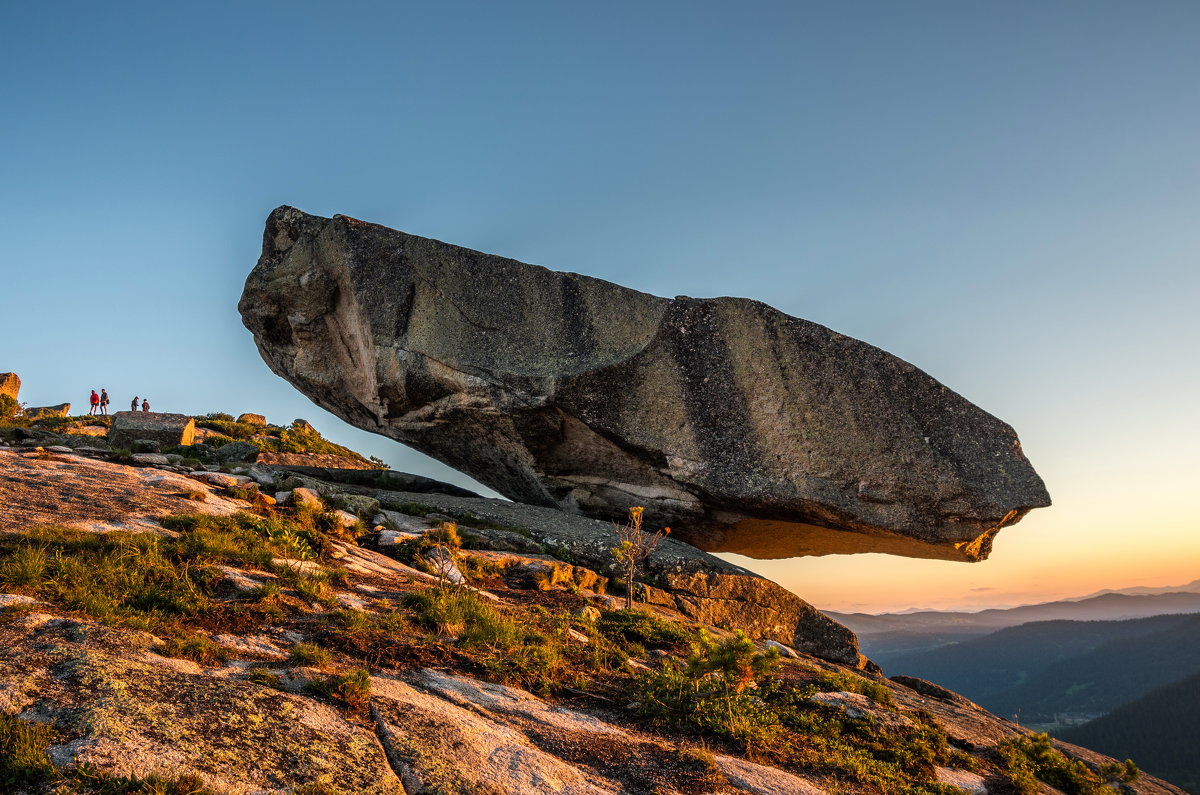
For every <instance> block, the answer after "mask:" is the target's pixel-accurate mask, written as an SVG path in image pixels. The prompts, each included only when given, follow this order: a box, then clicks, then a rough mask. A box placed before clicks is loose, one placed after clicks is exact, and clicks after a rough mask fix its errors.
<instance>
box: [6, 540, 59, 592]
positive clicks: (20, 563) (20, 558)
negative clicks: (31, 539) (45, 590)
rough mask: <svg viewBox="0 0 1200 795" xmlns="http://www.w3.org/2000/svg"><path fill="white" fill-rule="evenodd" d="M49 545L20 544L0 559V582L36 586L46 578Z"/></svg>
mask: <svg viewBox="0 0 1200 795" xmlns="http://www.w3.org/2000/svg"><path fill="white" fill-rule="evenodd" d="M48 551H49V546H48V545H45V544H22V545H20V546H18V547H17V548H16V550H14V551H13V552H12V553H11V554H9V555H7V556H6V557H4V559H3V560H0V582H3V583H5V584H6V585H15V586H18V587H20V586H24V587H29V588H36V587H37V586H39V585H41V584H42V582H43V580H45V578H46V569H47V567H48V565H49V556H48V554H47V553H48Z"/></svg>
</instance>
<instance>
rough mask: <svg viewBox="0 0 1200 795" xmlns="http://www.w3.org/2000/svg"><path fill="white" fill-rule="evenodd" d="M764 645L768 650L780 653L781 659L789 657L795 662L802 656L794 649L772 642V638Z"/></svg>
mask: <svg viewBox="0 0 1200 795" xmlns="http://www.w3.org/2000/svg"><path fill="white" fill-rule="evenodd" d="M763 645H764V646H766V647H767V648H768V649H775V650H776V651H778V652H779V656H780V657H788V658H790V659H793V660H795V659H797V658H799V657H800V655H799V654H797V653H796V650H795V649H793V648H792V647H791V646H785V645H784V644H782V643H780V642H779V641H777V640H771V639H770V638H768V639H767V640H766V641H764V642H763Z"/></svg>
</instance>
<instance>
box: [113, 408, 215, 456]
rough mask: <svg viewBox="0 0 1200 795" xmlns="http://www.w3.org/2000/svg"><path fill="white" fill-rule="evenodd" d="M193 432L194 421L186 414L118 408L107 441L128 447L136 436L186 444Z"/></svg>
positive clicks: (169, 443) (159, 441) (163, 442)
mask: <svg viewBox="0 0 1200 795" xmlns="http://www.w3.org/2000/svg"><path fill="white" fill-rule="evenodd" d="M195 435H196V421H195V420H194V419H192V418H191V417H189V416H187V415H186V414H166V413H163V412H159V411H118V412H117V413H116V414H114V415H113V419H112V425H111V426H110V427H109V430H108V442H109V444H111V445H112V446H113V447H130V446H132V445H133V443H134V442H136V441H137V440H139V439H149V440H150V441H154V442H158V443H160V444H163V445H189V444H192V443H193V441H194V440H195Z"/></svg>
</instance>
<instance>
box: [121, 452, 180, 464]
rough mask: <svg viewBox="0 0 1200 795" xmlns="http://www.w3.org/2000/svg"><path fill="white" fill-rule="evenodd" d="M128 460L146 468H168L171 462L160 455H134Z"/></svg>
mask: <svg viewBox="0 0 1200 795" xmlns="http://www.w3.org/2000/svg"><path fill="white" fill-rule="evenodd" d="M129 458H130V460H132V461H134V462H136V463H138V464H144V465H146V466H170V465H171V462H170V461H169V460H167V457H166V456H165V455H163V454H162V453H134V454H133V455H131V456H130V457H129Z"/></svg>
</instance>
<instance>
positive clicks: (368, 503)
mask: <svg viewBox="0 0 1200 795" xmlns="http://www.w3.org/2000/svg"><path fill="white" fill-rule="evenodd" d="M334 503H335V504H336V505H337V506H338V507H339V508H342V509H344V510H346V511H349V512H350V513H354V514H358V515H359V516H363V515H367V516H374V515H375V514H377V513H378V512H379V500H377V499H375V498H374V497H367V496H365V495H362V494H339V495H338V496H337V497H336V498H335V499H334Z"/></svg>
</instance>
